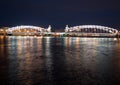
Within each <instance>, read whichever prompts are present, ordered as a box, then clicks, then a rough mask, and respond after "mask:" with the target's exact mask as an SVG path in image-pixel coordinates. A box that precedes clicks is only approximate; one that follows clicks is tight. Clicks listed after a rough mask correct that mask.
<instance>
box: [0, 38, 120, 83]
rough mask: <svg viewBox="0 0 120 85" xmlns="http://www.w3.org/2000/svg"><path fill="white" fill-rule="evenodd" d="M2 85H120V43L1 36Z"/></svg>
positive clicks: (105, 40) (78, 39) (109, 40)
mask: <svg viewBox="0 0 120 85" xmlns="http://www.w3.org/2000/svg"><path fill="white" fill-rule="evenodd" d="M0 85H120V40H118V39H116V38H81V37H80V38H79V37H63V38H52V37H34V36H31V37H29V36H24V37H20V36H18V37H16V36H7V37H3V36H0Z"/></svg>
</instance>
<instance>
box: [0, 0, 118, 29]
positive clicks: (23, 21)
mask: <svg viewBox="0 0 120 85" xmlns="http://www.w3.org/2000/svg"><path fill="white" fill-rule="evenodd" d="M49 24H50V25H52V27H53V28H56V29H60V28H64V27H65V25H66V24H68V25H69V26H76V25H85V24H94V25H104V26H109V27H113V28H116V29H120V0H0V27H2V26H16V25H35V26H41V27H47V26H48V25H49Z"/></svg>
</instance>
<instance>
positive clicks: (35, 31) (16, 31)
mask: <svg viewBox="0 0 120 85" xmlns="http://www.w3.org/2000/svg"><path fill="white" fill-rule="evenodd" d="M50 32H51V26H50V25H49V27H48V28H47V29H46V28H42V27H38V26H30V25H29V26H26V25H21V26H15V27H10V28H8V29H7V30H6V33H7V34H8V35H9V34H11V35H41V34H43V33H50Z"/></svg>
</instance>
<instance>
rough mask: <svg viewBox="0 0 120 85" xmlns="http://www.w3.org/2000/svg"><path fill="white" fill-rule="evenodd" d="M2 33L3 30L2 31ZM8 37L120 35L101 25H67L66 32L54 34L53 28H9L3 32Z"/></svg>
mask: <svg viewBox="0 0 120 85" xmlns="http://www.w3.org/2000/svg"><path fill="white" fill-rule="evenodd" d="M0 31H1V30H0ZM1 33H3V34H5V33H6V34H7V35H28V36H30V35H32V36H33V35H37V36H68V37H69V36H72V37H73V36H75V37H76V36H77V37H116V36H118V35H119V31H118V30H117V29H114V28H111V27H106V26H100V25H80V26H73V27H68V25H66V27H65V30H64V32H52V31H51V26H50V25H49V26H48V28H43V27H38V26H31V25H21V26H15V27H8V28H7V29H6V30H4V31H1Z"/></svg>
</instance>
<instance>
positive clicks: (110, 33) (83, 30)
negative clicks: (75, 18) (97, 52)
mask: <svg viewBox="0 0 120 85" xmlns="http://www.w3.org/2000/svg"><path fill="white" fill-rule="evenodd" d="M65 34H66V35H67V36H82V37H84V36H85V37H86V36H87V37H116V35H118V30H117V29H114V28H110V27H105V26H99V25H80V26H74V27H68V25H66V27H65Z"/></svg>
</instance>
